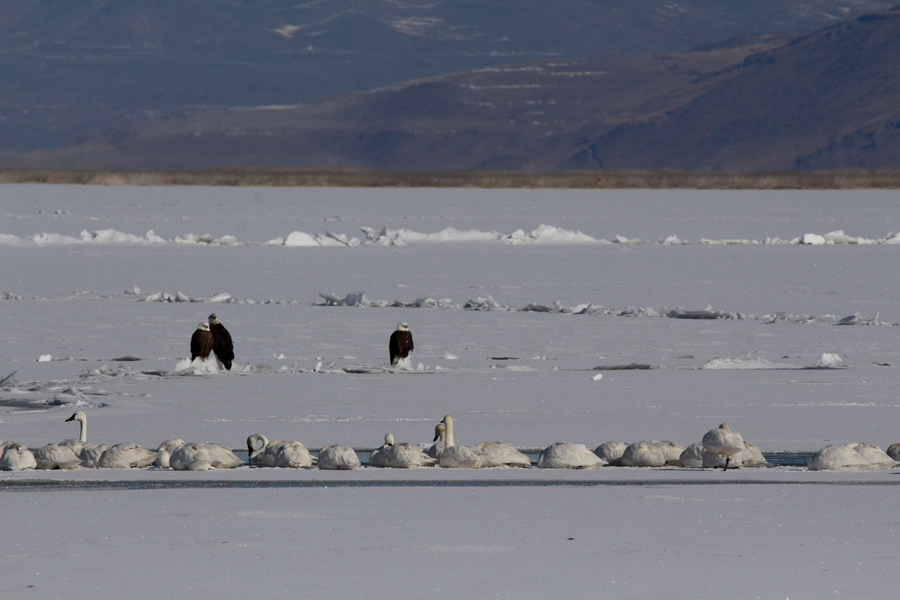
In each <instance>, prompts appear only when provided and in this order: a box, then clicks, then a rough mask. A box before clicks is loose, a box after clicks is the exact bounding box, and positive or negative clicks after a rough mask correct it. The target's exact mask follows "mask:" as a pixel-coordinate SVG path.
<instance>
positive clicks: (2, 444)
mask: <svg viewBox="0 0 900 600" xmlns="http://www.w3.org/2000/svg"><path fill="white" fill-rule="evenodd" d="M66 421H67V422H68V421H76V422H78V423H79V424H80V435H79V437H78V439H67V440H64V441H62V442H60V443H58V444H47V445H46V446H43V447H41V448H36V449H29V448H27V447H26V446H24V445H23V444H20V443H17V442H12V441H0V470H3V471H21V470H26V469H74V468H76V467H86V468H99V469H134V468H138V469H139V468H144V467H151V466H154V467H159V468H170V469H175V470H179V471H207V470H210V469H232V468H236V467H240V466H243V465H244V464H245V463H244V461H243V460H241V458H240V457H238V456H237V455H236V454H235V453H234V452H233V451H232V450H231V449H230V448H228V447H226V446H223V445H222V444H216V443H209V442H204V443H199V442H185V441H184V440H182V439H172V440H167V441H165V442H163V443H162V444H160V445H159V446H158V447H157V448H156V450H152V449H149V448H143V447H141V446H139V445H138V444H134V443H120V444H115V445H111V446H110V445H106V444H94V443H90V442H88V441H87V415H86V413H85V412H84V411H81V410H79V411H76V412H75V414H73V415H72V416H71V417H69V418H68V419H66ZM433 441H434V444H433V445H432V446H431V447H429V448H427V449H424V448H420V447H419V446H417V445H413V444H410V443H407V442H396V441H395V439H394V435H393V434H392V433H388V434H387V435H385V436H384V443H383V444H382V445H381V446H380V447H378V448H376V449H375V450H373V451H372V453H371V455H370V457H369V460H368V466H370V467H385V468H395V469H410V468H417V467H432V466H440V467H446V468H467V469H480V468H490V467H531V466H532V465H533V463H532V460H531V458H529V457H528V456H527V455H526V454H524V453H522V452H521V451H520V450H518V449H516V448H515V447H514V446H513V445H512V444H510V443H507V442H481V443H479V444H476V445H475V446H462V445H458V444H457V443H456V441H455V437H454V425H453V417H451V416H450V415H446V416H444V418H443V419H442V420H441V421H440V422H439V423H438V424H437V425H436V426H435V436H434V440H433ZM247 452H248V455H249V464H250V466H251V467H252V466H264V467H281V468H294V469H299V468H306V467H318V468H319V469H330V470H354V469H358V468H360V467H361V466H362V462H361V461H360V459H359V456H357V454H356V451H355V450H354V449H353V448H350V447H348V446H344V445H341V444H335V445H330V446H325V447H324V448H322V449H321V450H319V452H318V455H317V456H313V454H311V453H310V451H309V450H308V449H307V448H306V446H304V445H303V444H302V443H301V442H298V441H282V440H276V441H269V439H268V438H266V436H264V435H262V434H259V433H255V434H253V435H251V436H249V437H248V438H247ZM767 464H768V462H767V461H766V459H765V457H764V456H763V454H762V452H761V451H760V450H759V448H758V447H757V446H756V445H754V444H751V443H749V442H745V441H744V439H743V437H742V436H741V434H740V433H738V432H737V431H735V430H733V429H731V428H730V427H729V426H728V425H727V424H726V423H722V424H721V425H719V426H718V427H716V428H714V429H711V430H709V431H708V432H706V434H705V435H704V436H703V438H702V439H701V441H699V442H697V443H694V444H691V445H689V446H688V447H687V448H684V447H682V446H680V445H678V444H676V443H674V442H670V441H650V442H646V441H642V442H635V443H632V444H626V443H623V442H605V443H603V444H600V445H599V446H598V447H597V448H596V449H595V450H591V449H589V448H588V447H587V446H585V445H584V444H579V443H572V442H556V443H554V444H551V445H550V446H548V447H547V448H545V449H544V450H543V451H542V452H541V453H540V456H539V457H538V459H537V467H538V468H543V469H596V468H599V467H604V466H623V467H664V466H678V467H697V468H721V469H723V470H725V469H728V468H738V467H764V466H767ZM898 465H900V443H898V444H893V445H892V446H890V447H889V448H888V449H887V451H886V452H885V451H884V450H882V449H881V448H879V447H877V446H875V445H872V444H866V443H852V444H843V445H831V446H826V447H825V448H822V449H821V450H819V451H818V452H816V453H815V454H814V455H813V456H812V457H811V458H810V460H809V463H808V465H807V468H808V469H809V470H831V471H861V470H869V469H889V468H893V467H895V466H898Z"/></svg>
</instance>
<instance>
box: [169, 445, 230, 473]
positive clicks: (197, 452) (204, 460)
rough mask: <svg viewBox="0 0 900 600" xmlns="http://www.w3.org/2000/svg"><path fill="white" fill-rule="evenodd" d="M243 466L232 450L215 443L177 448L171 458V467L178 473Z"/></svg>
mask: <svg viewBox="0 0 900 600" xmlns="http://www.w3.org/2000/svg"><path fill="white" fill-rule="evenodd" d="M178 441H180V440H178ZM166 451H167V450H166ZM167 452H168V451H167ZM243 464H244V461H242V460H241V459H240V458H238V457H237V455H235V453H234V452H232V451H231V449H230V448H226V447H225V446H223V445H222V444H215V443H205V444H201V443H197V442H190V443H188V444H184V445H182V446H178V447H176V448H175V449H174V450H172V452H171V455H170V456H169V466H170V467H171V468H173V469H175V470H176V471H208V470H210V469H234V468H236V467H239V466H241V465H243Z"/></svg>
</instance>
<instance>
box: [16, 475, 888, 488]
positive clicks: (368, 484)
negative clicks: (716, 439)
mask: <svg viewBox="0 0 900 600" xmlns="http://www.w3.org/2000/svg"><path fill="white" fill-rule="evenodd" d="M898 474H900V473H898ZM723 485H739V486H746V485H784V486H795V485H816V486H851V485H853V486H897V485H900V477H898V478H897V479H896V480H892V481H884V480H881V481H797V480H794V481H777V480H772V479H737V480H729V479H720V480H715V479H599V480H598V479H592V480H589V481H579V480H527V479H507V480H494V481H489V480H479V479H455V480H434V481H421V480H409V479H395V480H384V481H378V480H328V481H324V480H304V481H298V480H279V481H270V480H259V479H257V480H242V481H228V480H222V479H217V480H203V479H192V480H189V481H166V480H149V479H148V480H143V481H140V480H133V481H52V480H46V479H35V480H28V481H7V482H3V483H0V492H72V491H141V490H186V489H289V488H310V489H325V488H540V487H648V488H659V487H672V486H723Z"/></svg>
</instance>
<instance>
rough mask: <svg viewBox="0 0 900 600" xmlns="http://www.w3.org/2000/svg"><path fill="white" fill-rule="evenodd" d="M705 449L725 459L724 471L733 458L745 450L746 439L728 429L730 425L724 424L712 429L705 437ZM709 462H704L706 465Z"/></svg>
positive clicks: (703, 442)
mask: <svg viewBox="0 0 900 600" xmlns="http://www.w3.org/2000/svg"><path fill="white" fill-rule="evenodd" d="M702 444H703V449H704V450H706V451H707V452H709V453H710V454H715V455H718V456H724V457H725V464H723V465H722V470H723V471H724V470H725V469H727V468H728V466H729V464H731V457H732V456H734V455H735V454H737V453H738V452H741V451H743V449H744V438H742V437H741V434H740V433H738V432H737V431H734V430H733V429H730V428H729V427H728V423H722V424H721V425H719V426H718V427H716V428H715V429H710V430H709V431H707V432H706V433H705V434H704V435H703V441H702ZM706 462H707V461H706V460H704V463H706Z"/></svg>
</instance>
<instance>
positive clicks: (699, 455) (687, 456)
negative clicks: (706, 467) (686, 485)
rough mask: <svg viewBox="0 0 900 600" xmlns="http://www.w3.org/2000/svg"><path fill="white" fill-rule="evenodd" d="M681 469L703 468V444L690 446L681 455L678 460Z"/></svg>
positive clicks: (698, 443)
mask: <svg viewBox="0 0 900 600" xmlns="http://www.w3.org/2000/svg"><path fill="white" fill-rule="evenodd" d="M678 460H679V462H681V466H682V467H702V466H703V444H701V443H700V442H697V443H696V444H691V445H690V446H688V447H687V448H685V449H684V451H683V452H682V453H681V456H680V457H679V458H678Z"/></svg>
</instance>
